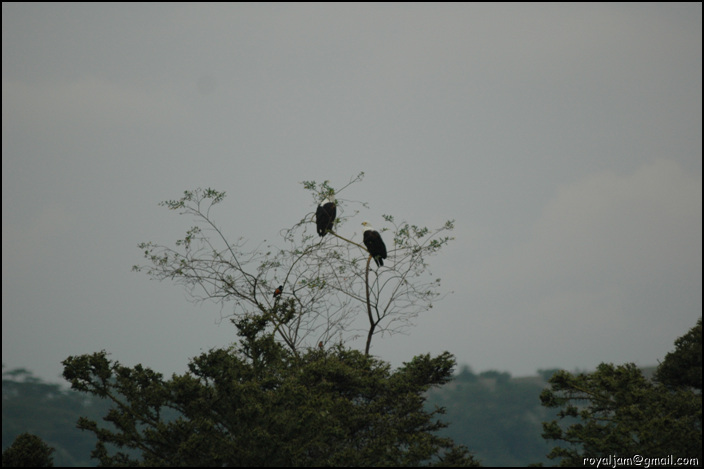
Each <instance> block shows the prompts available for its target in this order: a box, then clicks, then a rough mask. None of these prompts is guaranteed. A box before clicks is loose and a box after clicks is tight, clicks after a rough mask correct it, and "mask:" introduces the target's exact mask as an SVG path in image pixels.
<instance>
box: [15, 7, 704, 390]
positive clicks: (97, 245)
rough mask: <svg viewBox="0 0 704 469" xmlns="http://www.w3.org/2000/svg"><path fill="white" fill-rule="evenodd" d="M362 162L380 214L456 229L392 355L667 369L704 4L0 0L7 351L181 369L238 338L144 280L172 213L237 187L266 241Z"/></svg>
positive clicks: (692, 216)
mask: <svg viewBox="0 0 704 469" xmlns="http://www.w3.org/2000/svg"><path fill="white" fill-rule="evenodd" d="M360 171H364V172H366V177H365V179H364V181H363V182H362V183H361V184H357V185H355V186H353V187H351V188H350V189H348V190H347V191H346V194H345V195H346V197H348V198H351V199H355V200H361V201H366V202H368V203H369V204H370V208H369V210H368V211H367V212H366V213H364V214H363V216H364V218H365V219H367V220H369V221H371V223H372V224H373V225H374V226H375V227H377V228H382V227H384V222H383V220H382V219H381V214H385V213H390V214H394V215H395V216H396V217H397V218H400V219H405V220H408V221H409V222H412V223H415V224H418V225H426V226H438V225H440V224H442V223H443V222H444V221H445V220H447V219H455V220H456V230H455V231H454V236H455V238H456V240H455V241H454V243H453V244H452V245H450V246H449V247H448V248H447V249H446V250H445V251H443V252H442V253H441V254H440V255H439V256H438V257H436V258H433V259H432V271H433V274H434V275H436V276H438V277H441V278H442V279H443V281H444V286H445V288H446V290H448V291H452V292H454V293H452V294H450V295H448V296H447V297H446V298H445V299H444V300H443V301H441V302H439V303H437V304H436V305H435V307H434V308H433V309H432V310H431V311H429V312H427V313H424V314H423V315H421V316H420V317H419V318H418V320H417V322H416V326H415V327H414V328H412V329H410V330H409V331H408V334H407V335H396V336H392V337H390V338H384V339H383V340H380V339H377V340H376V342H375V345H374V347H373V349H372V353H373V354H375V355H378V356H380V357H382V358H384V359H386V360H389V361H391V362H392V363H393V364H394V365H399V364H401V362H402V361H407V360H410V359H411V358H412V357H413V356H414V355H417V354H420V353H428V352H430V353H434V354H437V353H440V352H442V351H444V350H449V351H450V352H452V353H454V354H455V355H456V357H457V359H458V362H459V363H460V364H466V365H469V366H470V367H471V368H472V369H473V370H475V371H477V372H479V371H484V370H488V369H496V370H499V371H507V372H510V373H511V374H513V375H514V376H521V375H529V374H534V373H535V371H536V370H537V369H539V368H553V367H562V368H566V369H569V370H574V369H576V368H579V369H592V368H594V367H595V366H597V365H598V364H599V363H601V362H612V363H624V362H635V363H636V364H638V365H654V364H657V362H658V360H661V359H662V358H663V357H664V356H665V354H666V353H667V352H668V351H671V350H672V349H673V342H674V340H675V339H676V338H678V337H680V336H682V335H683V334H685V333H686V332H687V331H688V330H689V329H690V328H691V327H693V326H694V325H695V323H696V320H697V318H698V317H700V316H701V314H702V6H701V4H700V3H696V4H676V3H667V4H596V3H589V4H525V3H521V4H456V3H453V4H437V3H433V4H398V3H392V4H373V5H369V4H364V5H359V4H347V3H346V4H314V5H311V4H217V5H206V4H201V3H199V4H193V5H166V4H151V5H141V4H140V5H125V4H121V3H120V4H112V5H110V4H108V5H105V4H79V5H76V4H71V5H62V4H58V3H51V4H34V3H29V4H28V3H21V4H12V3H10V4H8V3H3V4H2V361H3V364H4V365H5V366H6V367H7V368H15V367H26V368H28V369H30V370H32V371H33V372H34V373H35V374H37V375H38V376H39V377H41V378H43V379H46V380H49V381H54V382H55V381H57V380H58V378H59V375H60V373H61V370H62V367H61V364H60V362H61V360H63V359H65V358H66V357H67V356H69V355H76V354H83V353H92V352H95V351H99V350H101V349H105V350H107V351H108V352H110V353H111V354H112V355H111V357H112V358H114V359H116V360H119V361H120V362H122V363H124V364H126V365H134V364H136V363H142V364H144V365H145V366H149V367H152V368H154V369H156V370H157V371H161V372H164V373H167V374H170V373H172V372H184V371H185V370H186V364H187V361H188V359H189V358H190V357H193V356H195V355H197V354H199V353H200V352H202V351H207V350H209V349H210V348H213V347H223V346H226V345H228V344H229V343H231V342H232V341H233V340H234V339H235V338H236V336H235V330H234V328H233V326H232V325H231V324H230V323H229V322H227V321H220V318H221V316H222V315H223V314H226V313H227V311H221V310H220V307H219V306H218V305H214V304H210V303H203V304H193V303H190V302H189V301H188V300H187V298H186V295H185V293H184V290H183V289H182V288H181V287H179V286H177V285H174V284H172V283H170V282H156V281H150V280H149V279H148V277H147V276H146V275H145V274H139V273H133V272H131V271H130V268H131V266H132V265H133V264H137V263H140V262H142V258H141V251H140V250H139V249H137V244H138V243H139V242H142V241H154V242H159V243H163V244H171V243H173V242H174V241H175V240H176V239H178V238H179V237H181V236H183V233H184V232H185V230H186V229H187V228H188V227H189V226H190V225H191V222H192V220H190V219H188V218H186V217H179V216H177V215H176V214H174V213H172V212H169V211H167V210H165V209H164V208H162V207H159V206H158V205H157V203H158V202H159V201H162V200H166V199H174V198H178V197H180V195H181V194H182V193H183V191H184V190H186V189H193V188H196V187H213V188H216V189H218V190H222V191H226V192H227V194H228V197H227V199H226V200H225V202H224V203H223V204H222V205H220V206H219V208H218V210H217V211H216V212H215V218H216V219H217V222H218V223H219V224H220V226H221V227H222V229H223V230H224V231H225V232H226V233H227V234H228V235H229V236H230V237H231V238H233V239H235V238H237V237H240V236H243V237H245V238H247V239H248V240H250V241H249V242H250V244H249V246H252V247H254V246H256V245H257V244H258V243H259V242H260V241H261V240H262V239H267V240H270V241H273V242H276V240H277V236H278V233H279V230H280V229H282V228H286V227H290V226H291V225H293V224H294V223H296V222H298V221H299V220H300V219H301V218H302V217H303V216H305V214H306V213H310V212H311V211H312V210H313V209H314V207H313V206H312V204H311V200H310V197H309V194H308V193H307V192H306V191H305V190H303V188H302V186H301V184H300V182H301V181H304V180H317V181H323V180H329V181H330V183H331V184H332V185H333V186H337V187H339V186H342V185H344V184H345V183H347V181H349V179H350V178H352V177H354V176H355V175H357V174H358V173H359V172H360ZM360 222H361V220H360ZM350 229H351V230H355V229H357V227H356V226H354V227H353V226H351V227H350ZM356 235H357V237H358V238H359V236H360V232H359V231H357V232H356ZM350 345H353V346H355V347H357V348H362V347H363V346H364V344H363V341H361V340H360V342H359V343H353V344H350Z"/></svg>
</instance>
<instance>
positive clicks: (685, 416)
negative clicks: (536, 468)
mask: <svg viewBox="0 0 704 469" xmlns="http://www.w3.org/2000/svg"><path fill="white" fill-rule="evenodd" d="M675 344H676V346H677V350H676V351H675V352H673V353H670V354H668V356H667V358H666V359H665V361H664V362H663V364H662V365H660V367H659V369H658V370H657V372H656V376H657V377H659V379H660V382H658V381H657V380H656V381H653V380H649V379H647V378H646V377H644V376H643V373H642V372H641V370H640V369H638V367H636V366H635V365H634V364H632V363H629V364H625V365H620V366H614V365H612V364H606V363H602V364H601V365H599V367H598V368H597V370H596V371H595V372H593V373H588V374H579V375H574V374H572V373H568V372H566V371H558V372H557V373H555V374H554V375H553V376H552V377H551V378H550V384H551V388H549V389H546V390H544V391H543V393H542V394H541V396H540V398H541V401H542V403H543V405H545V406H547V407H554V408H560V409H561V410H560V411H559V413H558V416H559V417H560V419H562V420H563V422H564V424H566V426H562V425H560V424H559V423H558V422H557V421H552V422H548V423H544V424H543V429H544V432H543V437H544V438H546V439H548V440H555V441H557V442H558V443H560V446H557V447H555V448H554V449H553V450H552V451H551V453H550V454H549V455H548V457H549V458H559V459H560V465H561V466H582V465H584V461H585V458H608V457H614V456H619V457H622V458H629V457H632V456H634V455H636V456H642V457H646V458H661V457H664V456H668V455H674V456H675V457H683V458H698V460H699V462H701V458H702V396H701V384H702V383H701V380H702V368H701V319H700V320H699V322H698V323H697V326H695V327H694V328H693V329H692V330H690V332H689V333H688V334H686V335H685V336H684V337H682V338H680V339H678V340H677V342H676V343H675ZM696 344H698V345H696ZM695 347H697V348H698V356H699V358H698V360H697V358H696V357H697V351H695V350H694V348H695ZM671 370H677V373H674V374H673V373H672V372H671ZM656 465H657V464H656Z"/></svg>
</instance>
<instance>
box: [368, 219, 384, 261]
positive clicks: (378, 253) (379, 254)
mask: <svg viewBox="0 0 704 469" xmlns="http://www.w3.org/2000/svg"><path fill="white" fill-rule="evenodd" d="M362 226H363V227H364V238H363V241H364V245H365V246H366V247H367V250H368V251H369V255H371V256H372V257H373V258H374V262H376V266H377V267H381V266H383V265H384V259H386V244H384V240H383V239H381V235H380V234H379V232H378V231H376V230H375V229H374V228H372V226H371V225H370V224H369V222H366V221H365V222H364V223H362Z"/></svg>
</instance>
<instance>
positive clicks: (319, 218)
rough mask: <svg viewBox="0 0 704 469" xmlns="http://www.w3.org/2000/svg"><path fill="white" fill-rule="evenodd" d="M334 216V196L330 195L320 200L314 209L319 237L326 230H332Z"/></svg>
mask: <svg viewBox="0 0 704 469" xmlns="http://www.w3.org/2000/svg"><path fill="white" fill-rule="evenodd" d="M336 216H337V207H336V206H335V199H334V198H332V197H330V198H327V199H325V200H323V201H322V202H320V205H318V209H317V210H316V211H315V224H316V225H317V230H318V234H319V235H320V237H323V236H325V234H326V233H327V232H328V230H330V231H332V227H333V226H334V224H335V217H336Z"/></svg>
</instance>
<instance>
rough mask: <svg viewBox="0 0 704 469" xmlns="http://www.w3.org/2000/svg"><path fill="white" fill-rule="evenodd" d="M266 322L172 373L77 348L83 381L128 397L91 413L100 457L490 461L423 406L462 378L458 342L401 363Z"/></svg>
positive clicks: (74, 367)
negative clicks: (98, 418)
mask: <svg viewBox="0 0 704 469" xmlns="http://www.w3.org/2000/svg"><path fill="white" fill-rule="evenodd" d="M265 323H266V320H265V319H263V318H261V317H260V318H249V319H245V320H241V321H239V322H238V323H237V328H238V330H239V332H240V335H241V337H242V338H243V340H242V344H241V346H240V347H237V348H235V347H233V348H230V349H216V350H211V351H209V352H207V353H203V354H201V355H200V356H198V357H196V358H194V359H193V360H192V361H191V363H190V364H189V367H188V368H189V370H188V372H187V373H185V374H183V375H173V376H172V377H171V379H164V378H163V377H162V376H161V375H160V374H159V373H155V372H153V371H151V370H149V369H148V368H143V367H142V366H139V365H138V366H136V367H134V368H128V367H124V366H122V365H120V364H119V363H118V362H116V361H111V360H109V359H108V357H107V354H106V353H105V352H99V353H95V354H93V355H84V356H79V357H69V358H68V359H66V360H65V361H64V365H65V370H64V377H65V378H66V379H67V380H68V381H69V382H71V385H72V387H73V388H74V389H77V390H81V391H84V392H88V393H92V394H95V395H98V396H103V397H107V398H109V399H112V400H113V401H114V402H115V404H116V407H115V408H114V410H112V411H111V412H110V413H109V414H108V415H107V416H106V418H105V420H106V421H107V422H109V423H110V424H111V426H112V427H113V428H106V427H99V426H98V424H97V423H96V422H94V421H90V420H87V419H81V420H80V421H79V427H80V428H83V429H86V430H90V431H93V432H95V434H96V435H97V437H98V440H99V442H98V445H97V447H96V449H95V451H94V452H93V457H95V458H98V459H99V461H100V464H101V465H106V466H114V465H138V464H139V465H152V466H163V465H168V466H222V465H227V466H418V465H434V464H440V465H465V466H477V465H478V463H477V462H476V461H475V460H474V459H473V458H472V456H471V455H470V454H469V452H468V451H467V449H466V448H464V447H461V446H456V445H455V444H454V443H453V442H452V440H450V439H449V438H442V437H439V436H437V435H435V432H436V431H437V430H439V429H441V428H444V427H445V426H446V425H445V424H444V423H442V422H441V421H440V420H438V418H437V417H438V416H439V414H441V413H442V412H443V411H442V409H435V410H434V411H431V412H427V411H425V410H424V409H423V404H424V401H425V397H424V393H425V392H426V391H427V390H428V389H429V388H430V387H433V386H438V385H441V384H443V383H445V382H447V381H448V380H449V379H451V376H452V369H453V367H454V365H455V361H454V358H453V357H452V356H451V355H450V354H449V353H447V352H446V353H444V354H442V355H440V356H438V357H435V358H431V357H430V356H428V355H421V356H417V357H415V358H414V359H413V360H411V361H410V362H408V363H406V364H404V365H403V366H402V367H400V368H399V369H397V370H391V369H390V367H389V365H388V364H386V363H385V362H383V361H382V360H379V359H377V358H374V357H371V356H369V355H366V354H363V353H361V352H359V351H356V350H350V349H347V348H345V347H343V346H335V347H333V348H332V349H329V350H325V349H320V348H315V349H309V350H305V351H303V352H302V353H300V354H298V355H294V354H293V353H292V352H291V351H289V350H288V349H287V348H286V347H283V346H281V345H280V344H279V343H278V342H276V341H275V340H274V339H273V336H272V335H271V333H264V334H262V331H263V330H264V329H265V325H266V324H265ZM110 448H117V451H116V452H111V451H110Z"/></svg>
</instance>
